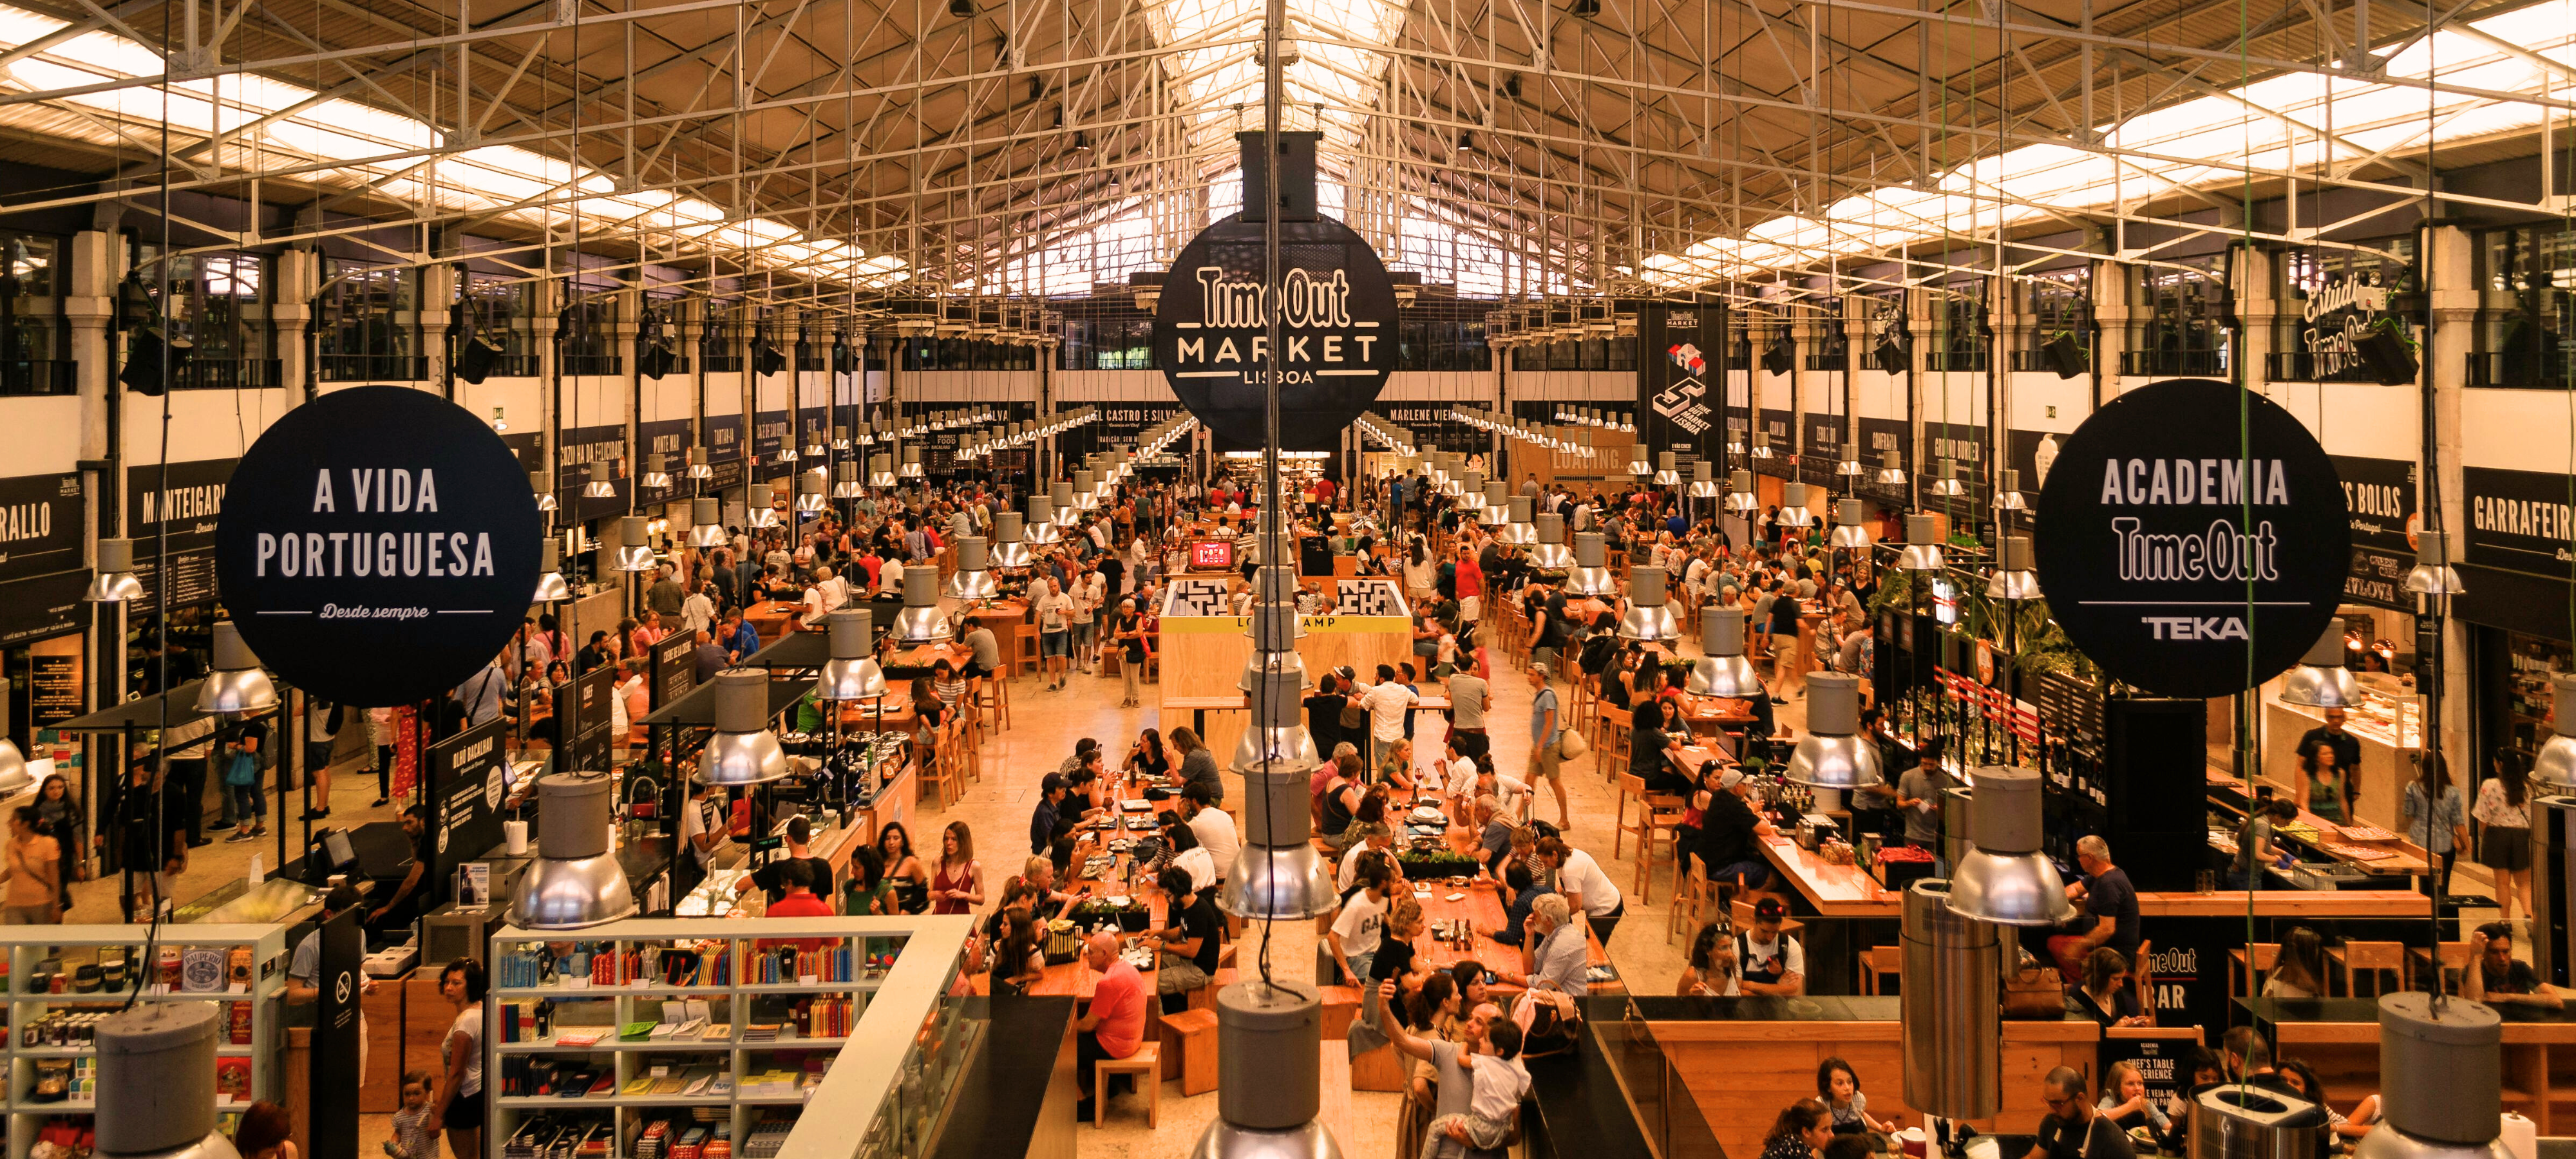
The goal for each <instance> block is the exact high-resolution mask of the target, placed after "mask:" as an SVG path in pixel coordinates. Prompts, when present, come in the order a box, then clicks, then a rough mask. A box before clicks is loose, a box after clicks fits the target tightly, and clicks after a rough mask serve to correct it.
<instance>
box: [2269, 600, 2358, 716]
mask: <svg viewBox="0 0 2576 1159" xmlns="http://www.w3.org/2000/svg"><path fill="white" fill-rule="evenodd" d="M2344 652H2345V648H2344V637H2343V620H2342V619H2341V618H2340V617H2338V618H2336V619H2331V620H2328V621H2326V628H2325V631H2324V632H2323V633H2320V634H2319V635H2318V636H2317V642H2316V643H2314V644H2310V645H2308V654H2307V655H2305V656H2301V657H2299V664H2298V667H2295V668H2292V669H2290V671H2289V673H2288V674H2287V675H2285V676H2283V677H2282V678H2281V703H2283V704H2295V705H2299V706H2300V707H2303V708H2354V707H2358V706H2359V705H2360V704H2361V682H2360V681H2357V680H2355V679H2353V676H2352V669H2350V668H2347V667H2345V666H2344Z"/></svg>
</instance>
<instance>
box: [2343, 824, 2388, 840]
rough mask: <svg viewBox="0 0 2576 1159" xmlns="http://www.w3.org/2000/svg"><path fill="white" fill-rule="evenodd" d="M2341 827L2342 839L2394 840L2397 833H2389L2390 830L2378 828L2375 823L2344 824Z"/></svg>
mask: <svg viewBox="0 0 2576 1159" xmlns="http://www.w3.org/2000/svg"><path fill="white" fill-rule="evenodd" d="M2342 828H2343V839H2344V840H2346V841H2395V840H2397V835H2396V834H2394V833H2391V832H2389V831H2388V830H2385V829H2382V828H2380V827H2379V826H2377V825H2346V826H2343V827H2342Z"/></svg>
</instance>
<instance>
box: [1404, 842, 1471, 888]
mask: <svg viewBox="0 0 2576 1159" xmlns="http://www.w3.org/2000/svg"><path fill="white" fill-rule="evenodd" d="M1395 861H1396V864H1398V865H1401V866H1403V867H1404V877H1405V880H1407V881H1423V880H1426V879H1429V878H1435V877H1472V876H1474V875H1475V873H1476V870H1477V868H1478V867H1479V865H1480V863H1479V862H1478V861H1477V860H1476V859H1475V858H1473V857H1470V856H1468V855H1466V854H1464V853H1452V852H1450V851H1448V850H1446V849H1433V850H1425V851H1422V852H1417V853H1406V854H1402V855H1400V856H1398V857H1397V858H1396V859H1395Z"/></svg>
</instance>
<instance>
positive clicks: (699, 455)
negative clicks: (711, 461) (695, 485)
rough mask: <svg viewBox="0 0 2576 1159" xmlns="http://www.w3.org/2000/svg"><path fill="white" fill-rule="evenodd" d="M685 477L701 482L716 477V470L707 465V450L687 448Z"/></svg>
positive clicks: (703, 448)
mask: <svg viewBox="0 0 2576 1159" xmlns="http://www.w3.org/2000/svg"><path fill="white" fill-rule="evenodd" d="M686 475H687V477H688V478H691V479H695V480H698V481H701V482H703V481H705V480H708V479H713V478H715V477H716V469H715V468H714V467H712V466H709V465H708V464H707V449H706V448H705V447H691V448H689V467H688V470H687V472H686Z"/></svg>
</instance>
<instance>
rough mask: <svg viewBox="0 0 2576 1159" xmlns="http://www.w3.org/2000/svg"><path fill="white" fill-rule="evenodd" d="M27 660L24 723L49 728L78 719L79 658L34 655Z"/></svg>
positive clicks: (74, 656) (79, 704)
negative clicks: (25, 715) (25, 714)
mask: <svg viewBox="0 0 2576 1159" xmlns="http://www.w3.org/2000/svg"><path fill="white" fill-rule="evenodd" d="M29 661H30V663H29V669H30V671H29V672H28V676H27V723H28V724H29V725H30V726H33V727H35V728H52V727H53V726H55V725H58V724H61V723H62V722H64V721H67V720H71V719H73V718H75V717H78V716H80V715H81V678H80V677H81V658H80V657H79V656H76V655H73V656H64V655H37V656H32V657H29Z"/></svg>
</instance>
